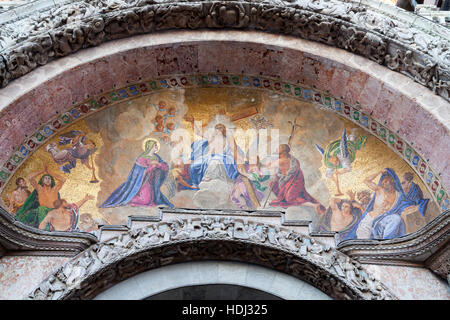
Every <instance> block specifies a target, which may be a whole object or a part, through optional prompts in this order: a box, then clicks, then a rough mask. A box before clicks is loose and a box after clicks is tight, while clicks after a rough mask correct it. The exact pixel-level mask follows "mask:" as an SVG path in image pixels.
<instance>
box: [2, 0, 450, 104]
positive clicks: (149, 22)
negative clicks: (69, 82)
mask: <svg viewBox="0 0 450 320" xmlns="http://www.w3.org/2000/svg"><path fill="white" fill-rule="evenodd" d="M418 19H421V18H418ZM199 28H238V29H257V30H263V31H268V32H274V33H281V34H288V35H294V36H299V37H301V38H304V39H309V40H313V41H319V42H322V43H326V44H328V45H331V46H335V47H338V48H342V49H345V50H348V51H351V52H353V53H355V54H358V55H362V56H365V57H367V58H369V59H371V60H373V61H376V62H377V63H379V64H383V65H386V66H387V67H389V68H391V69H392V70H395V71H398V72H401V73H403V74H405V75H407V76H409V77H411V78H412V79H414V80H415V81H417V82H419V83H421V84H422V85H424V86H426V87H428V88H429V89H431V90H432V91H433V92H435V93H437V94H439V95H440V96H442V97H444V98H445V99H447V100H449V81H450V73H449V66H450V61H449V60H450V50H448V49H449V42H448V37H446V33H445V32H443V33H442V34H440V33H439V31H437V32H433V31H430V30H422V29H420V28H419V27H416V26H413V27H412V26H411V25H410V24H409V23H406V22H404V21H401V20H400V19H399V18H394V17H388V16H387V15H383V14H381V13H379V12H376V11H375V10H374V9H373V8H371V7H369V6H365V5H363V4H359V3H354V2H342V1H338V0H332V1H323V0H296V1H278V0H267V1H245V0H241V1H209V0H203V1H198V2H195V3H192V2H189V1H183V0H181V1H168V0H163V1H149V0H126V1H118V0H107V1H106V0H105V1H89V2H88V1H73V2H71V3H69V4H67V5H64V6H62V7H59V8H52V9H50V10H46V11H45V10H44V11H43V12H38V13H35V14H34V15H31V16H30V17H27V18H24V19H20V20H18V21H13V22H9V23H5V24H3V25H2V26H1V31H0V50H1V55H0V83H1V86H2V87H4V86H6V85H7V84H8V83H9V82H10V81H12V80H13V79H16V78H18V77H20V76H22V75H24V74H26V73H28V72H30V71H31V70H33V69H34V68H36V67H37V66H38V65H43V64H45V63H47V62H48V61H49V60H51V59H54V58H57V57H60V56H65V55H68V54H71V53H73V52H76V51H77V50H79V49H81V48H86V47H90V46H96V45H99V44H100V43H102V42H104V41H108V40H111V39H117V38H123V37H129V36H132V35H134V34H141V33H150V32H156V31H160V30H168V29H199ZM442 28H443V27H442Z"/></svg>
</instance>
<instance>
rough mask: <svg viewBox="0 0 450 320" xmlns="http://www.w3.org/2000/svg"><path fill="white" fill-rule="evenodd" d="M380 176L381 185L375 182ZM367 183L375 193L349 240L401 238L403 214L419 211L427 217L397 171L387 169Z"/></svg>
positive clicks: (403, 227)
mask: <svg viewBox="0 0 450 320" xmlns="http://www.w3.org/2000/svg"><path fill="white" fill-rule="evenodd" d="M380 174H381V177H380V180H379V182H378V184H376V183H374V182H373V180H374V179H375V178H376V177H377V176H378V175H380ZM364 183H365V184H366V185H367V186H368V187H369V188H370V189H371V190H373V191H375V193H374V194H373V196H372V199H371V200H370V203H369V204H368V206H367V208H366V210H365V212H364V213H363V215H362V217H361V218H360V219H359V221H358V222H357V223H356V224H355V226H354V227H353V228H352V230H351V232H349V234H348V235H347V237H346V238H345V240H348V239H392V238H396V237H400V236H403V235H404V234H405V225H404V222H403V219H402V213H404V212H406V211H408V210H419V211H420V213H421V214H422V215H423V213H424V210H425V209H424V208H421V207H420V206H417V205H416V202H414V201H411V200H410V199H408V197H407V195H406V194H405V192H404V190H403V188H402V185H401V183H400V180H399V179H398V176H397V174H396V173H395V172H394V170H392V169H390V168H387V169H385V170H382V171H380V172H376V173H374V174H372V175H370V176H369V177H367V178H366V179H365V180H364Z"/></svg>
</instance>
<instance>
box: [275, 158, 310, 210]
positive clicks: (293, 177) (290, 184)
mask: <svg viewBox="0 0 450 320" xmlns="http://www.w3.org/2000/svg"><path fill="white" fill-rule="evenodd" d="M270 186H271V188H272V191H273V193H274V194H275V195H276V196H277V198H276V199H275V200H273V201H272V202H271V203H270V205H271V206H273V207H284V208H286V207H291V206H297V205H300V204H303V203H305V202H311V203H318V201H317V200H316V199H314V198H313V197H312V196H311V195H310V194H309V193H308V192H307V191H306V189H305V178H304V177H303V172H302V170H301V169H300V162H299V161H298V160H297V159H295V158H294V157H292V156H291V160H290V165H289V170H288V171H287V172H286V175H282V174H281V173H279V175H278V179H277V180H276V181H275V182H272V183H271V184H270Z"/></svg>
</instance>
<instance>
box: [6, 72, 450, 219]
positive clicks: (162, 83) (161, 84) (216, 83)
mask: <svg viewBox="0 0 450 320" xmlns="http://www.w3.org/2000/svg"><path fill="white" fill-rule="evenodd" d="M192 87H231V88H243V89H255V90H265V91H269V92H273V93H277V94H281V95H284V96H288V97H291V98H295V99H297V100H300V101H304V102H310V103H312V104H314V105H317V106H319V108H320V109H324V110H329V111H332V112H334V113H336V114H338V115H340V116H342V117H343V118H345V119H347V120H350V121H352V122H353V123H355V124H357V125H358V126H360V127H361V128H363V129H364V130H366V131H368V132H369V133H370V134H372V135H374V136H375V137H377V138H378V139H380V140H381V141H383V142H384V143H385V144H386V145H387V146H388V147H389V148H390V149H391V150H393V151H394V152H395V153H396V154H397V155H399V156H400V157H401V158H402V159H403V160H405V161H406V162H407V163H408V164H409V165H410V166H411V168H412V169H413V170H414V171H415V172H416V173H417V175H418V176H419V177H420V178H421V179H422V181H423V182H424V184H425V186H426V188H427V190H428V191H429V192H430V194H431V195H432V196H433V200H434V201H435V202H436V203H437V204H438V206H439V207H440V209H441V210H442V212H443V211H445V210H447V209H448V208H449V204H450V198H449V194H448V193H447V192H446V190H445V189H444V187H443V186H442V183H441V181H440V178H439V176H440V173H439V174H436V171H435V170H433V169H432V168H430V166H429V165H428V161H427V160H426V159H425V158H424V157H422V156H421V155H420V154H419V153H418V152H417V151H416V150H414V148H413V147H412V145H411V144H409V143H407V142H406V141H405V140H403V139H402V138H401V137H399V136H398V134H397V133H396V132H394V131H393V130H390V129H389V128H388V127H387V126H386V125H385V124H382V123H380V122H378V121H377V120H375V119H373V118H372V117H371V116H370V115H368V114H365V113H364V112H363V111H361V106H360V105H358V104H357V105H350V104H348V103H346V102H345V101H343V100H342V99H336V98H334V97H332V96H330V95H329V94H327V93H324V92H321V91H319V90H316V89H314V88H310V87H306V86H302V85H300V84H292V83H287V82H284V81H281V80H279V79H276V78H270V77H262V76H252V75H243V74H241V75H236V74H220V73H217V74H193V75H173V76H170V77H163V78H155V79H150V80H144V81H140V82H137V83H130V84H129V85H127V86H126V87H123V88H118V89H114V90H112V91H109V92H106V93H102V94H100V95H98V96H96V97H92V98H90V99H88V100H86V101H84V102H82V103H80V104H77V105H75V106H74V107H73V108H72V109H71V110H69V111H67V112H65V113H63V114H59V115H58V116H57V117H55V118H54V119H53V120H51V121H49V122H48V123H47V124H45V125H43V126H42V127H41V129H40V130H39V131H37V132H36V133H35V134H34V135H33V136H31V137H27V139H25V140H24V142H23V143H22V145H21V146H20V147H19V148H17V150H16V151H15V152H14V153H13V154H12V156H11V157H10V159H9V160H8V161H6V162H5V163H4V164H3V166H2V167H1V168H0V193H1V192H2V191H3V189H4V187H5V186H6V184H7V183H8V181H9V180H10V178H11V177H12V176H13V174H14V173H15V172H16V171H17V169H18V168H19V167H20V166H21V165H22V164H23V163H24V162H25V160H26V159H28V158H29V157H30V156H31V155H32V154H33V152H34V151H36V150H37V149H38V148H39V147H40V146H41V145H42V144H43V143H45V142H46V141H47V140H49V139H50V138H51V137H52V136H54V135H55V134H56V133H58V132H61V131H63V130H64V129H65V128H66V127H67V126H69V125H71V124H73V123H74V122H75V121H78V120H81V119H83V118H85V117H87V116H89V115H91V114H93V113H94V112H97V111H100V110H103V109H105V108H106V107H109V106H113V105H115V104H117V103H119V102H122V101H126V100H131V99H134V98H137V97H141V96H146V95H149V94H152V93H153V92H155V91H158V90H166V89H168V90H170V89H183V88H192Z"/></svg>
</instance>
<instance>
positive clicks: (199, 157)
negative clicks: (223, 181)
mask: <svg viewBox="0 0 450 320" xmlns="http://www.w3.org/2000/svg"><path fill="white" fill-rule="evenodd" d="M191 149H192V153H191V161H193V162H192V163H191V166H190V168H189V171H190V175H191V179H190V181H189V183H190V184H191V185H195V186H198V185H199V184H200V182H201V181H202V179H203V176H204V175H205V172H206V169H208V166H209V163H210V162H211V160H215V159H216V160H219V161H221V162H222V163H223V164H224V167H225V172H226V173H227V175H228V177H229V178H230V179H231V180H234V179H236V178H237V177H238V175H239V172H238V170H237V165H236V162H235V161H234V157H233V155H232V154H231V152H227V153H223V154H217V153H216V154H208V150H209V147H208V140H205V139H202V140H197V141H194V142H193V143H192V145H191Z"/></svg>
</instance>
